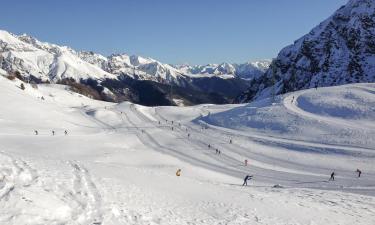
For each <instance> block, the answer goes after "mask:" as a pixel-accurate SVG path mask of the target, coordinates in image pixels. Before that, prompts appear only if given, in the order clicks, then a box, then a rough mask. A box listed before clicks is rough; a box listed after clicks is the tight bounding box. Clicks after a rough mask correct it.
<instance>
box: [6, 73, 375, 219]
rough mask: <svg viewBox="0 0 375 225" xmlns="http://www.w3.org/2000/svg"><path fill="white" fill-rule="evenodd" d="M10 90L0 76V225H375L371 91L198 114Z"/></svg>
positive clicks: (50, 90)
mask: <svg viewBox="0 0 375 225" xmlns="http://www.w3.org/2000/svg"><path fill="white" fill-rule="evenodd" d="M0 72H1V71H0ZM19 86H20V81H18V80H16V81H9V80H7V79H5V78H3V77H2V76H0V90H1V91H0V93H1V95H0V104H1V108H0V209H1V213H0V224H17V225H19V224H82V225H83V224H85V225H86V224H96V225H98V224H102V225H105V224H136V225H138V224H369V225H370V224H374V223H375V218H374V216H373V215H375V149H374V147H373V146H375V145H374V140H372V139H373V138H371V137H375V131H374V123H373V121H374V119H375V118H374V117H375V115H374V114H375V113H374V112H375V110H374V106H375V95H374V93H375V85H374V84H356V85H346V86H340V87H333V88H322V89H318V90H315V89H314V90H313V89H312V90H305V91H300V92H295V93H291V94H288V95H285V96H278V97H277V98H276V99H275V100H274V101H271V100H270V99H268V100H263V101H260V102H254V103H251V104H248V105H221V106H218V105H199V106H193V107H144V106H139V105H135V104H132V103H128V102H124V103H121V104H113V103H106V102H100V101H95V100H91V99H88V98H86V97H84V96H82V95H79V94H77V93H74V92H71V91H70V90H69V89H68V88H67V87H65V86H61V85H39V86H38V89H33V88H32V87H31V86H30V85H28V84H25V86H26V89H25V90H21V89H20V88H19ZM293 96H294V99H293ZM42 97H43V99H44V100H43V99H42ZM292 99H293V101H292ZM343 112H345V113H343ZM340 113H341V114H340ZM172 128H173V129H172ZM34 130H37V131H38V135H35V134H34ZM52 130H54V131H55V132H56V133H55V135H52ZM65 130H67V131H68V135H65V134H64V131H65ZM189 134H190V135H189ZM230 140H232V141H233V142H232V144H230V143H229V141H230ZM208 145H210V146H211V147H210V148H208ZM216 148H217V149H218V150H220V151H221V154H220V155H218V154H215V149H216ZM245 159H247V160H248V165H247V166H245V165H244V160H245ZM357 168H359V169H361V170H362V172H363V174H362V177H361V178H357V174H356V173H355V170H356V169H357ZM177 169H181V176H180V177H177V176H176V175H175V173H176V171H177ZM332 171H335V172H336V174H337V176H336V181H334V182H332V181H331V182H328V178H329V174H330V173H331V172H332ZM247 174H250V175H253V176H254V178H253V179H252V180H250V181H249V182H248V183H249V185H248V186H247V187H243V186H242V183H243V177H244V176H245V175H247ZM275 185H277V186H276V187H274V186H275Z"/></svg>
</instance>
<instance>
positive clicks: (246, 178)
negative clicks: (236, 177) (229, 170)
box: [242, 175, 253, 186]
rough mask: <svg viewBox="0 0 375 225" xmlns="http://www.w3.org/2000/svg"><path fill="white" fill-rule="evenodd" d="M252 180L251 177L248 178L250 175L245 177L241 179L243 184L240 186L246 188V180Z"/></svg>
mask: <svg viewBox="0 0 375 225" xmlns="http://www.w3.org/2000/svg"><path fill="white" fill-rule="evenodd" d="M252 178H253V176H250V175H246V177H245V179H243V184H242V186H245V185H246V186H247V181H248V180H251V179H252Z"/></svg>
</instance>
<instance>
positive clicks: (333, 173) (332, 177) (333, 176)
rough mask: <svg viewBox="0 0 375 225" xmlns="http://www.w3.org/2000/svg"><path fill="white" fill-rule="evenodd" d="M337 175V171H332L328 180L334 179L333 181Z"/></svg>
mask: <svg viewBox="0 0 375 225" xmlns="http://www.w3.org/2000/svg"><path fill="white" fill-rule="evenodd" d="M335 175H336V174H335V172H332V173H331V177H330V178H329V180H328V181H331V180H332V181H335Z"/></svg>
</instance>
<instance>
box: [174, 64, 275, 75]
mask: <svg viewBox="0 0 375 225" xmlns="http://www.w3.org/2000/svg"><path fill="white" fill-rule="evenodd" d="M270 63H271V61H270V60H260V61H253V62H247V63H243V64H230V63H222V64H207V65H195V66H190V65H178V66H176V68H178V69H179V70H181V72H182V73H184V74H195V75H202V74H203V75H216V76H220V75H231V76H233V77H234V76H236V77H239V78H243V79H254V78H257V77H259V76H260V75H262V74H263V73H264V72H265V71H266V70H267V69H268V67H269V65H270Z"/></svg>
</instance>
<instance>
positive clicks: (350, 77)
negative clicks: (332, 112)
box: [240, 0, 375, 101]
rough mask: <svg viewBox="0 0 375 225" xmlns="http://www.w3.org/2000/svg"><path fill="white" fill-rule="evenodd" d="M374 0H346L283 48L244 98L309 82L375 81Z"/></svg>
mask: <svg viewBox="0 0 375 225" xmlns="http://www.w3.org/2000/svg"><path fill="white" fill-rule="evenodd" d="M374 15H375V1H373V0H350V1H349V2H348V3H347V4H346V5H345V6H343V7H341V8H340V9H339V10H337V11H336V12H335V13H334V14H333V15H332V16H331V17H329V18H328V19H327V20H325V21H323V22H322V23H320V24H319V25H318V26H317V27H315V28H314V29H312V30H311V31H310V33H308V34H307V35H305V36H303V37H302V38H300V39H298V40H297V41H295V42H294V44H292V45H290V46H288V47H286V48H284V49H283V50H281V52H280V53H279V55H278V57H277V58H276V59H275V60H274V61H273V66H271V67H270V69H269V70H268V71H267V73H266V74H265V75H264V76H262V77H260V78H259V79H258V80H256V81H254V83H253V85H252V87H251V88H250V89H249V91H247V93H245V94H244V95H242V96H241V97H240V99H241V100H242V101H249V100H251V99H254V98H260V97H264V96H267V94H269V93H270V89H274V90H273V92H274V93H276V94H277V93H286V92H289V91H293V90H300V89H306V88H311V87H315V86H318V87H321V86H333V85H341V84H347V83H358V82H374V81H375V16H374Z"/></svg>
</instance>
